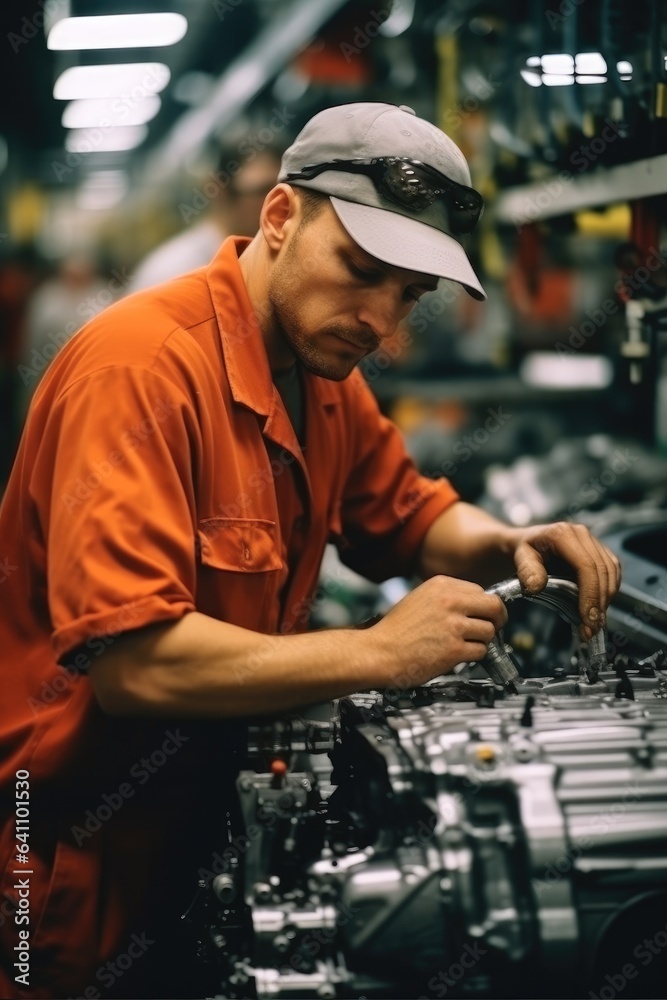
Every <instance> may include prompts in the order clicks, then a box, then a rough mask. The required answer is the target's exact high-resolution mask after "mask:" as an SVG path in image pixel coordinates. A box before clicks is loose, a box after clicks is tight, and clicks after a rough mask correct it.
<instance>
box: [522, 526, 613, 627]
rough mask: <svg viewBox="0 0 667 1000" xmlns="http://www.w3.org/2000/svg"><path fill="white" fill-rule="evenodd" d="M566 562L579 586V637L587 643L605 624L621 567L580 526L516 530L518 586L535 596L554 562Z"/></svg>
mask: <svg viewBox="0 0 667 1000" xmlns="http://www.w3.org/2000/svg"><path fill="white" fill-rule="evenodd" d="M554 558H556V559H560V560H563V561H565V562H566V563H567V564H568V566H570V567H571V568H572V570H573V571H574V573H575V575H576V578H577V583H578V584H579V614H580V616H581V621H582V624H581V625H580V626H579V635H580V637H581V638H582V639H583V640H584V642H586V641H588V640H589V639H590V638H591V636H592V635H593V634H594V633H595V632H597V631H598V629H599V628H602V626H603V625H604V624H605V620H606V617H605V612H606V610H607V607H608V606H609V604H610V603H611V601H612V600H613V599H614V597H615V596H616V594H617V593H618V589H619V587H620V585H621V564H620V563H619V561H618V559H617V558H616V556H615V555H614V553H613V552H611V551H610V550H609V549H608V548H607V547H606V546H605V545H603V544H602V542H599V541H598V540H597V538H594V537H593V536H592V535H591V533H590V531H589V530H588V528H586V527H585V526H584V525H583V524H570V523H569V522H567V521H557V522H555V523H554V524H538V525H535V526H534V527H532V528H522V529H517V544H516V547H515V549H514V564H515V566H516V572H517V576H518V577H519V580H520V581H521V585H522V587H523V588H524V590H526V591H527V592H528V593H531V594H536V593H538V592H539V591H540V590H542V588H543V587H544V586H545V585H546V582H547V576H548V573H549V572H551V574H552V575H553V572H554V570H553V559H554Z"/></svg>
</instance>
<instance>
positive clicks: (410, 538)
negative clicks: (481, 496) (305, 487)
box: [341, 373, 460, 581]
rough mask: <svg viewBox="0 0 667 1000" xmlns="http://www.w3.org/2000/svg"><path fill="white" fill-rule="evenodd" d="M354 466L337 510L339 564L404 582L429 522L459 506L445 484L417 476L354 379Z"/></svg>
mask: <svg viewBox="0 0 667 1000" xmlns="http://www.w3.org/2000/svg"><path fill="white" fill-rule="evenodd" d="M353 379H354V380H355V381H354V383H353V385H354V391H353V394H352V397H351V398H352V399H353V400H354V404H353V427H352V431H353V439H354V442H355V444H354V447H355V453H354V462H353V468H352V471H351V473H350V475H349V477H348V479H347V483H346V486H345V492H344V496H343V502H342V507H341V521H342V528H343V538H344V542H343V545H342V546H341V558H342V559H343V561H344V562H345V563H346V564H347V565H348V566H350V567H351V568H352V569H355V570H357V571H358V572H359V573H362V574H363V575H364V576H366V577H368V578H369V579H371V580H378V581H379V580H384V579H387V578H389V577H392V576H401V575H402V576H410V575H411V574H412V573H414V572H415V570H416V568H417V559H418V555H419V549H420V546H421V543H422V541H423V539H424V536H425V535H426V532H427V531H428V529H429V528H430V526H431V525H432V524H433V522H434V521H435V519H436V518H437V517H438V516H439V515H440V514H441V513H443V511H445V510H447V508H448V507H450V506H451V505H452V504H453V503H455V502H456V501H457V500H459V499H460V498H459V495H458V493H457V492H456V490H455V489H454V488H453V486H452V485H451V483H450V482H449V481H448V480H447V479H428V478H426V477H425V476H421V475H420V474H419V472H418V471H417V469H416V467H415V464H414V462H413V461H412V459H411V458H410V456H409V455H408V453H407V451H406V449H405V444H404V441H403V438H402V435H401V433H400V432H399V430H398V428H397V427H396V426H395V425H394V424H393V423H392V422H391V421H390V420H388V419H387V418H386V417H384V416H383V415H382V413H381V412H380V409H379V407H378V404H377V401H376V399H375V397H374V396H373V393H372V392H371V390H370V389H369V388H368V386H367V385H366V383H365V382H364V380H363V378H362V377H361V375H359V374H358V373H355V374H354V376H353Z"/></svg>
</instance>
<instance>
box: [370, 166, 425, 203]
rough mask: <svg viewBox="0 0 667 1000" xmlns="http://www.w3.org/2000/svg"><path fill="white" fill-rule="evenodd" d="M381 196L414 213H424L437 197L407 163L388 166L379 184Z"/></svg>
mask: <svg viewBox="0 0 667 1000" xmlns="http://www.w3.org/2000/svg"><path fill="white" fill-rule="evenodd" d="M378 191H379V192H380V194H382V195H384V197H385V198H388V199H389V201H394V202H396V203H397V204H398V205H402V206H403V208H407V209H409V210H411V211H413V212H423V211H424V209H426V208H428V207H429V206H430V205H432V204H433V202H434V201H435V199H436V197H437V195H436V194H434V193H433V191H432V190H431V189H430V187H428V186H426V185H425V184H424V183H423V181H422V180H421V179H420V178H419V177H417V175H416V174H415V172H414V170H413V169H412V167H410V165H409V164H405V163H391V164H388V165H387V167H386V169H385V172H384V176H383V177H382V180H381V181H380V182H379V184H378Z"/></svg>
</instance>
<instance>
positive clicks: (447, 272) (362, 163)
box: [278, 103, 486, 299]
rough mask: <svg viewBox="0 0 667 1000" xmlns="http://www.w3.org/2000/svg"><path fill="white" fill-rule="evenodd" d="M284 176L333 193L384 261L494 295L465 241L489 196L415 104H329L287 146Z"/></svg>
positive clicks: (349, 224)
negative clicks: (475, 268) (474, 182)
mask: <svg viewBox="0 0 667 1000" xmlns="http://www.w3.org/2000/svg"><path fill="white" fill-rule="evenodd" d="M341 161H343V162H341ZM278 180H279V181H285V182H287V183H289V184H293V185H295V186H297V187H304V188H309V189H311V190H314V191H320V192H322V193H324V194H328V195H329V196H330V200H331V205H332V207H333V209H334V211H335V212H336V215H337V216H338V218H339V219H340V221H341V223H342V224H343V226H344V227H345V229H346V230H347V232H348V233H349V235H350V236H351V237H352V239H353V240H354V241H355V243H358V244H359V246H360V247H361V248H362V249H363V250H365V251H366V252H367V253H369V254H371V256H373V257H377V259H378V260H382V261H384V262H385V263H386V264H392V265H394V266H395V267H402V268H405V269H406V270H409V271H420V272H422V273H424V274H432V275H435V276H437V277H440V278H449V279H450V280H452V281H458V282H459V283H460V284H461V285H463V287H464V288H465V289H466V291H467V292H469V293H470V295H472V296H473V298H476V299H485V298H486V293H485V292H484V289H483V288H482V286H481V284H480V282H479V279H478V277H477V275H476V274H475V272H474V271H473V268H472V265H471V263H470V261H469V260H468V256H467V254H466V252H465V250H464V249H463V247H462V246H461V243H460V242H459V240H458V239H457V236H461V235H464V234H465V233H468V232H471V231H472V229H473V228H474V226H475V224H476V222H477V220H478V218H479V216H480V215H481V212H482V208H483V201H482V197H481V195H480V194H479V193H478V192H477V191H475V190H474V189H473V188H472V187H471V182H470V171H469V169H468V164H467V163H466V161H465V157H464V156H463V153H462V152H461V150H460V149H459V148H458V146H457V145H456V143H454V142H453V141H452V140H451V139H450V138H449V136H447V135H445V133H444V132H442V131H441V130H440V129H439V128H436V126H435V125H432V124H431V123H430V122H427V121H425V120H424V119H423V118H418V117H417V116H416V114H415V112H414V111H413V110H412V108H408V107H406V106H405V105H401V106H400V107H397V106H396V105H394V104H380V103H357V104H343V105H339V106H338V107H334V108H327V109H326V110H324V111H321V112H320V113H319V114H317V115H315V116H314V117H313V118H311V119H310V121H309V122H307V124H306V125H305V126H304V128H303V129H302V130H301V132H300V133H299V135H298V136H297V137H296V139H295V141H294V142H293V143H292V145H291V146H290V147H289V149H287V150H286V151H285V154H284V155H283V158H282V163H281V167H280V173H279V175H278Z"/></svg>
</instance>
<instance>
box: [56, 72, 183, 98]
mask: <svg viewBox="0 0 667 1000" xmlns="http://www.w3.org/2000/svg"><path fill="white" fill-rule="evenodd" d="M170 76H171V74H170V72H169V67H168V66H166V65H165V64H164V63H112V64H111V65H108V66H106V65H105V66H72V67H70V69H66V70H65V72H64V73H61V74H60V76H59V77H58V79H57V80H56V82H55V86H54V88H53V96H54V97H55V99H56V100H57V101H75V100H77V99H78V98H92V97H122V96H124V95H125V94H126V92H127V91H132V96H133V98H134V100H138V99H140V97H141V96H143V97H146V96H148V94H159V93H160V91H161V90H164V88H165V87H166V86H167V84H168V83H169V79H170Z"/></svg>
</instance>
